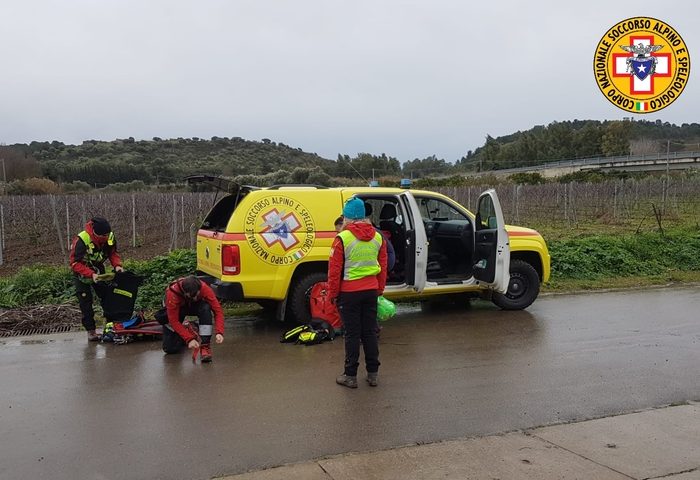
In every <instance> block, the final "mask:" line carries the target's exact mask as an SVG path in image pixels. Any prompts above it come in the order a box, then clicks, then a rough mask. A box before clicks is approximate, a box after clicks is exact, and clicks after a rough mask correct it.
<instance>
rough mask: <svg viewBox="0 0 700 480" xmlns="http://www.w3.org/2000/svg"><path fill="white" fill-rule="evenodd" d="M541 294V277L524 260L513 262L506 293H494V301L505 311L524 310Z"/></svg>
mask: <svg viewBox="0 0 700 480" xmlns="http://www.w3.org/2000/svg"><path fill="white" fill-rule="evenodd" d="M539 293H540V277H539V275H537V271H536V270H535V268H534V267H533V266H532V265H530V264H529V263H527V262H526V261H524V260H511V262H510V281H509V282H508V291H507V292H506V293H494V294H493V298H492V301H493V303H495V304H496V305H497V306H499V307H501V308H502V309H503V310H522V309H524V308H527V307H529V306H530V305H532V302H534V301H535V299H536V298H537V295H538V294H539Z"/></svg>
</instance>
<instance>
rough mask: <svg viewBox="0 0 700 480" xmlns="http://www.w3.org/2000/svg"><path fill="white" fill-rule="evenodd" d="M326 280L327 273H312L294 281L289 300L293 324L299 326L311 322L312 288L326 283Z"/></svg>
mask: <svg viewBox="0 0 700 480" xmlns="http://www.w3.org/2000/svg"><path fill="white" fill-rule="evenodd" d="M326 280H327V275H326V274H325V273H322V272H310V273H305V274H304V275H302V276H301V277H299V278H298V279H296V280H295V281H294V286H293V287H292V289H291V292H290V294H289V300H288V312H289V315H288V316H291V318H289V320H290V321H291V322H294V323H298V324H302V323H309V320H311V312H310V310H309V294H310V293H311V287H313V286H314V285H316V284H317V283H318V282H325V281H326Z"/></svg>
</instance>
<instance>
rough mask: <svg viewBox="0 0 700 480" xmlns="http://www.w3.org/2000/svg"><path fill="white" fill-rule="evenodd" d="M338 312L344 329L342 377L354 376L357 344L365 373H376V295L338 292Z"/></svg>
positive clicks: (357, 363) (355, 373)
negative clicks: (343, 374)
mask: <svg viewBox="0 0 700 480" xmlns="http://www.w3.org/2000/svg"><path fill="white" fill-rule="evenodd" d="M338 310H339V311H340V316H341V317H342V319H343V324H344V325H345V375H348V376H351V377H354V376H356V375H357V367H358V366H359V365H360V363H359V359H360V340H362V349H363V350H364V352H365V367H366V369H367V373H376V372H377V371H378V370H379V365H380V363H379V342H378V341H377V291H376V290H364V291H361V292H341V294H340V295H339V297H338Z"/></svg>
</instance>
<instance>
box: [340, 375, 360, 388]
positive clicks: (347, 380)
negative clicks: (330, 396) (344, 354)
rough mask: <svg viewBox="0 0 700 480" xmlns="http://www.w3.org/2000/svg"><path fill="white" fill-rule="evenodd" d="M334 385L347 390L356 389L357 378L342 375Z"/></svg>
mask: <svg viewBox="0 0 700 480" xmlns="http://www.w3.org/2000/svg"><path fill="white" fill-rule="evenodd" d="M335 383H337V384H338V385H342V386H344V387H348V388H357V377H351V376H350V375H345V374H343V375H341V376H339V377H338V378H336V379H335Z"/></svg>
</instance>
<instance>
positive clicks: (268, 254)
mask: <svg viewBox="0 0 700 480" xmlns="http://www.w3.org/2000/svg"><path fill="white" fill-rule="evenodd" d="M188 181H189V182H190V183H204V184H208V185H213V186H215V187H216V188H218V189H220V190H222V191H223V192H224V196H222V197H221V199H220V200H219V201H218V202H217V203H216V204H215V205H214V207H213V208H212V209H211V211H210V212H209V214H208V215H207V216H206V218H205V219H204V222H203V223H202V225H201V227H200V229H199V231H198V234H197V270H198V272H197V274H198V275H199V276H200V278H202V279H204V280H205V281H207V282H208V283H209V284H210V285H211V286H212V287H213V288H214V291H215V292H216V294H217V296H218V297H219V298H221V299H223V300H234V301H251V302H258V303H260V304H261V305H263V306H265V307H270V308H275V309H276V311H277V316H278V318H280V319H293V320H295V321H298V322H305V321H307V320H308V318H309V308H308V292H309V290H310V288H311V286H313V285H314V284H315V283H316V282H319V281H323V280H325V279H326V272H327V268H328V255H329V252H330V247H331V243H332V241H333V238H334V237H335V235H336V231H335V228H334V221H335V219H336V218H338V216H339V215H340V214H341V212H342V208H343V204H344V203H345V201H346V200H347V199H349V198H350V197H353V196H355V197H359V198H361V199H362V200H364V201H365V204H366V205H369V206H370V209H371V211H372V214H371V216H370V217H369V220H371V221H372V223H373V224H374V225H375V226H376V227H378V228H379V229H380V230H382V232H383V233H384V234H385V237H386V238H387V239H388V241H390V242H391V243H392V245H393V247H394V250H395V252H396V265H395V267H394V268H393V269H392V271H391V272H389V275H388V281H387V287H386V289H385V292H384V295H385V296H386V297H387V298H390V299H397V298H401V297H408V296H410V297H418V298H426V299H427V298H428V297H430V296H434V295H451V294H464V293H470V292H471V293H480V294H481V295H482V296H488V297H489V298H491V299H492V301H493V302H494V303H495V304H496V305H498V306H499V307H501V308H503V309H509V310H516V309H523V308H526V307H528V306H529V305H530V304H531V303H532V302H533V301H534V300H535V299H536V298H537V295H538V294H539V287H540V283H542V282H547V281H548V280H549V274H550V256H549V252H548V250H547V245H546V243H545V241H544V239H543V238H542V236H541V235H540V234H539V233H537V232H536V231H535V230H531V229H528V228H523V227H515V226H510V225H506V224H505V222H504V220H503V213H502V211H501V207H500V204H499V202H498V196H497V195H496V192H495V191H494V190H488V191H486V192H484V193H483V194H482V195H481V196H480V197H479V201H478V205H477V209H476V213H475V214H473V213H471V212H470V211H468V210H467V209H466V208H464V207H463V206H462V205H460V204H459V203H457V202H456V201H454V200H452V199H450V198H449V197H447V196H445V195H442V194H439V193H436V192H431V191H426V190H407V189H401V188H373V187H352V188H344V187H343V188H326V187H321V186H313V185H275V186H271V187H266V188H259V187H251V186H244V185H239V184H237V183H235V182H233V181H231V180H228V179H225V178H221V177H214V176H207V175H197V176H193V177H189V178H188Z"/></svg>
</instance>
